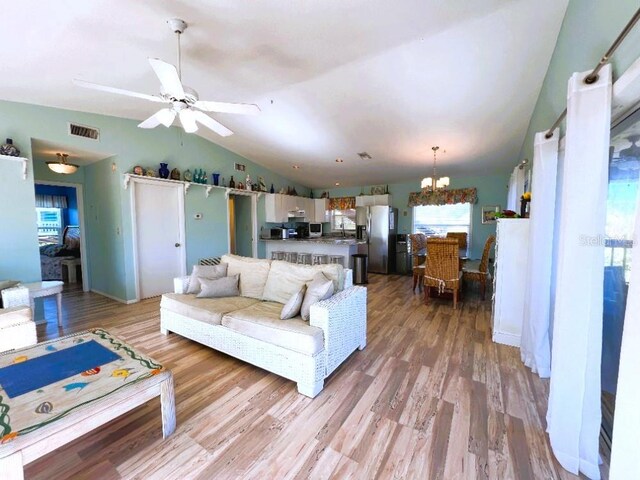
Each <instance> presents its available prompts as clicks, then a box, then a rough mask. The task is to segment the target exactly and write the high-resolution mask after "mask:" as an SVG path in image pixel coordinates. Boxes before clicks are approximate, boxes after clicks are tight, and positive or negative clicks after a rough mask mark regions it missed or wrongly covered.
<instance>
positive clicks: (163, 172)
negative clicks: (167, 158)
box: [158, 163, 169, 178]
mask: <svg viewBox="0 0 640 480" xmlns="http://www.w3.org/2000/svg"><path fill="white" fill-rule="evenodd" d="M167 165H168V164H167V163H161V164H160V169H159V170H158V175H160V178H169V168H168V167H167Z"/></svg>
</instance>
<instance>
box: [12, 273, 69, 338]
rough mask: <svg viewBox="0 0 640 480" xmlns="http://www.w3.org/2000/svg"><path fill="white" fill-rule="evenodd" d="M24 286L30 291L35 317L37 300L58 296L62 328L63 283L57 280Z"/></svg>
mask: <svg viewBox="0 0 640 480" xmlns="http://www.w3.org/2000/svg"><path fill="white" fill-rule="evenodd" d="M22 285H23V286H25V287H27V288H28V289H29V303H30V304H31V312H32V313H33V314H34V315H35V311H36V302H35V299H36V298H40V297H48V296H49V295H55V296H56V306H57V310H58V326H59V327H61V326H62V286H63V285H64V283H63V282H59V281H57V280H47V281H44V282H33V283H23V284H22Z"/></svg>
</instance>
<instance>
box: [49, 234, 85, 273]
mask: <svg viewBox="0 0 640 480" xmlns="http://www.w3.org/2000/svg"><path fill="white" fill-rule="evenodd" d="M73 259H80V227H78V226H75V225H69V226H67V227H65V229H64V232H63V234H62V244H48V245H42V246H40V269H41V271H42V280H62V262H63V261H64V260H73Z"/></svg>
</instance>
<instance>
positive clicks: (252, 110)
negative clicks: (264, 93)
mask: <svg viewBox="0 0 640 480" xmlns="http://www.w3.org/2000/svg"><path fill="white" fill-rule="evenodd" d="M195 106H196V108H199V109H200V110H204V111H205V112H220V113H240V114H242V115H257V114H259V113H260V108H259V107H258V106H257V105H254V104H252V103H225V102H205V101H201V100H199V101H197V102H196V103H195Z"/></svg>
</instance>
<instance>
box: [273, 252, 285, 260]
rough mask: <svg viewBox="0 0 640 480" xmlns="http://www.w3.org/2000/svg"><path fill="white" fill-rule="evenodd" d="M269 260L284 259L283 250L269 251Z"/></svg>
mask: <svg viewBox="0 0 640 480" xmlns="http://www.w3.org/2000/svg"><path fill="white" fill-rule="evenodd" d="M271 260H284V252H280V251H278V252H271Z"/></svg>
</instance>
